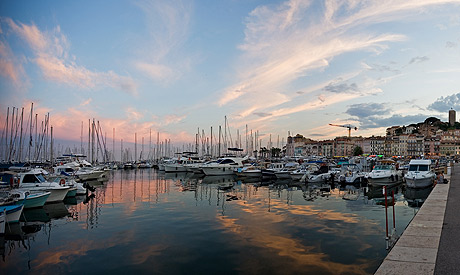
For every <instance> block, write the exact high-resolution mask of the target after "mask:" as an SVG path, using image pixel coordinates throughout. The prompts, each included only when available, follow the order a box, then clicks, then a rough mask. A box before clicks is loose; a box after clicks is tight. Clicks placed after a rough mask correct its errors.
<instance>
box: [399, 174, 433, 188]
mask: <svg viewBox="0 0 460 275" xmlns="http://www.w3.org/2000/svg"><path fill="white" fill-rule="evenodd" d="M433 180H434V177H426V178H411V177H406V186H407V187H409V188H426V187H429V186H432V185H433Z"/></svg>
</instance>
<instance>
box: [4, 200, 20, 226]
mask: <svg viewBox="0 0 460 275" xmlns="http://www.w3.org/2000/svg"><path fill="white" fill-rule="evenodd" d="M23 209H24V204H20V205H4V206H0V212H3V213H6V216H5V221H6V222H7V223H15V222H19V218H20V217H21V213H22V210H23Z"/></svg>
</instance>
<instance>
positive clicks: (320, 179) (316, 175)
mask: <svg viewBox="0 0 460 275" xmlns="http://www.w3.org/2000/svg"><path fill="white" fill-rule="evenodd" d="M333 173H334V172H331V171H330V170H329V166H327V165H322V166H320V167H319V169H318V170H317V171H315V172H313V173H311V174H305V175H304V176H303V177H302V179H301V181H305V182H308V183H324V182H326V181H329V180H330V179H331V175H332V174H333Z"/></svg>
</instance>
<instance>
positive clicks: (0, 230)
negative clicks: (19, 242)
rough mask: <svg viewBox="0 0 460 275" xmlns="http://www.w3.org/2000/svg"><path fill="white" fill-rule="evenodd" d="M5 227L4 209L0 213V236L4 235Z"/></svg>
mask: <svg viewBox="0 0 460 275" xmlns="http://www.w3.org/2000/svg"><path fill="white" fill-rule="evenodd" d="M5 225H6V209H3V211H2V212H0V235H3V234H5Z"/></svg>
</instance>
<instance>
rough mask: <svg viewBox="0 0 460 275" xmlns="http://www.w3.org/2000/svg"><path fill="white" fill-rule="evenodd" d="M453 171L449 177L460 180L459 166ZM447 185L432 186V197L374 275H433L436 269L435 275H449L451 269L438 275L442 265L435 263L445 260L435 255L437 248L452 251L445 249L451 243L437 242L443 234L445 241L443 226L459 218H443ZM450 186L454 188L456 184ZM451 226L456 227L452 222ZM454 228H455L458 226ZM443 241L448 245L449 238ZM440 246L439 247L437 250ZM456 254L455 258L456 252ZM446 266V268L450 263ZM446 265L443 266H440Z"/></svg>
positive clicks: (458, 272)
mask: <svg viewBox="0 0 460 275" xmlns="http://www.w3.org/2000/svg"><path fill="white" fill-rule="evenodd" d="M455 170H457V171H455ZM452 171H455V172H453V174H452V179H453V181H457V182H458V181H460V177H459V176H460V166H458V167H457V169H455V168H453V169H452ZM447 178H449V177H447ZM450 182H451V181H450V180H449V184H438V185H436V186H435V187H434V189H433V190H432V191H431V194H430V195H429V196H428V198H427V199H426V201H425V202H424V203H423V205H422V207H421V208H420V210H419V211H418V212H417V215H416V216H415V217H414V218H413V219H412V221H411V223H410V224H409V225H408V226H407V228H406V229H405V230H404V232H403V234H402V236H401V237H400V238H399V240H398V241H397V242H396V244H395V246H394V247H393V248H392V249H391V251H390V253H388V255H387V257H386V258H385V260H384V261H383V263H382V264H381V265H380V267H379V269H378V270H377V271H376V273H375V274H392V275H394V274H405V275H408V274H433V273H435V270H436V274H451V273H449V272H450V270H452V269H450V267H449V269H448V270H449V271H446V270H447V269H446V270H445V269H443V270H439V273H438V268H441V267H439V266H438V265H441V263H440V262H438V260H440V258H441V257H442V258H444V257H445V256H441V253H439V254H438V249H439V250H440V251H442V250H444V248H446V249H447V250H448V251H449V250H450V249H451V248H450V247H448V246H450V244H449V245H445V244H444V242H441V243H440V240H441V235H443V238H444V234H445V232H444V231H445V228H443V223H447V224H448V223H450V219H456V218H457V220H458V216H456V217H454V218H452V216H446V219H445V218H444V213H445V212H449V211H446V205H447V201H448V195H449V194H450V192H449V187H450V186H451V185H452V184H451V183H450ZM453 185H455V183H454V184H453ZM449 199H450V196H449ZM458 204H460V200H458ZM449 207H451V205H450V204H449ZM454 207H455V206H454ZM452 225H455V224H454V223H452ZM456 225H457V226H458V223H457V224H456ZM457 229H458V227H457ZM457 232H458V231H457ZM449 236H450V233H449ZM446 241H447V242H449V241H450V237H449V239H447V240H446ZM440 244H441V246H442V247H440ZM455 245H457V248H456V250H459V249H460V246H458V243H455ZM447 253H449V252H447ZM456 255H458V251H457V254H456ZM456 257H457V258H456V259H457V265H458V264H460V258H459V257H458V256H456ZM447 259H449V260H450V259H451V260H452V261H455V259H453V258H451V257H448V258H447ZM444 261H445V259H443V262H444ZM446 264H447V265H449V264H450V263H446ZM446 264H444V263H442V266H444V265H446ZM446 272H447V273H446ZM452 274H453V273H452ZM456 274H460V269H457V273H456Z"/></svg>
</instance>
